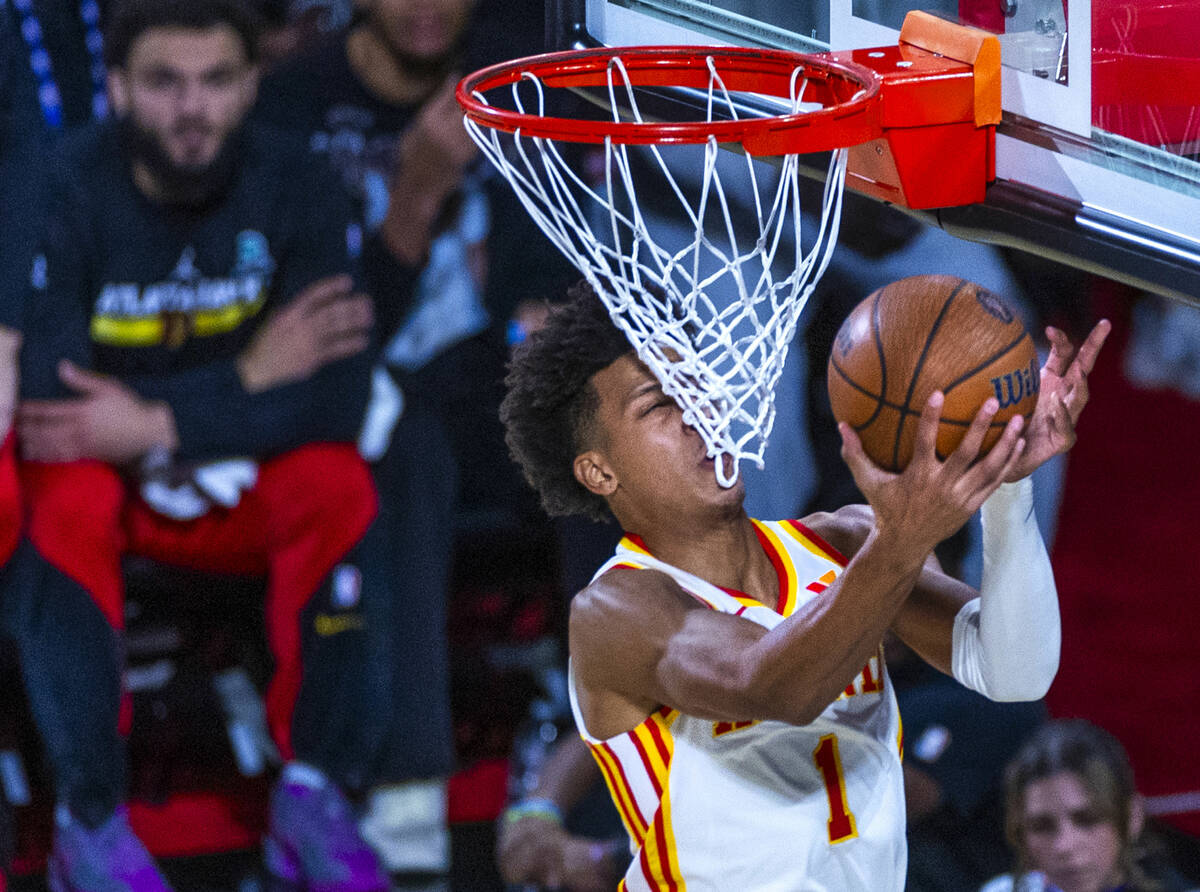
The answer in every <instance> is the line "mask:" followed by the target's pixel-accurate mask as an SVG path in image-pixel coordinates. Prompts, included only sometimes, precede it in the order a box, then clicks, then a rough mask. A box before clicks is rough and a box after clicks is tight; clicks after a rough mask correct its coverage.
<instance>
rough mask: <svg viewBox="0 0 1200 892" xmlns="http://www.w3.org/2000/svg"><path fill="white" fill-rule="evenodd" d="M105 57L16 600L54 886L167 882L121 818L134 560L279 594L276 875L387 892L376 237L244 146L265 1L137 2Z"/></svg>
mask: <svg viewBox="0 0 1200 892" xmlns="http://www.w3.org/2000/svg"><path fill="white" fill-rule="evenodd" d="M106 36H107V43H106V56H107V61H108V65H109V87H110V92H111V96H112V99H113V105H114V111H115V112H116V119H115V120H114V121H112V122H111V123H106V124H103V125H100V126H98V127H95V128H92V129H89V130H87V131H82V132H80V133H78V134H75V135H72V136H71V137H70V138H69V139H67V140H66V141H65V142H64V143H63V145H62V146H61V154H60V155H59V156H58V158H57V159H56V162H55V165H54V172H55V176H54V182H53V184H52V186H53V188H52V190H51V191H52V203H51V207H50V210H49V212H48V216H47V223H46V226H45V233H44V235H43V238H42V247H41V253H40V255H39V257H38V258H37V261H36V262H35V263H34V266H33V273H32V279H33V285H34V292H33V294H32V297H31V300H30V304H29V307H28V311H27V312H26V314H25V333H24V334H25V344H24V350H23V353H22V363H21V379H22V393H23V396H22V402H21V405H20V408H19V410H18V431H19V435H20V440H21V448H22V451H23V459H24V461H23V463H22V465H21V474H22V486H23V487H24V492H25V496H26V499H27V505H28V511H29V516H28V527H27V539H26V540H24V541H23V542H22V543H21V544H20V545H19V546H18V551H17V554H16V556H15V557H14V559H13V561H12V564H11V566H10V570H9V574H8V580H7V583H8V584H7V586H6V591H5V593H4V603H3V606H4V611H5V615H6V620H7V622H8V625H9V627H10V628H11V629H14V630H15V636H16V638H17V642H18V646H19V651H20V657H21V662H22V669H23V674H24V678H25V682H26V686H27V689H28V693H29V699H30V703H31V707H32V710H33V713H34V717H35V719H36V721H37V724H38V727H39V730H40V731H41V734H42V737H43V739H44V741H45V744H46V747H47V750H48V754H49V757H50V762H51V766H52V768H53V771H54V775H55V780H56V784H57V795H58V808H57V809H56V814H55V833H54V840H53V844H52V851H51V855H50V860H49V874H48V877H49V881H50V884H51V888H52V889H53V890H55V892H60V890H85V889H86V890H94V889H98V888H101V887H103V888H111V889H138V890H149V889H162V888H165V882H164V880H163V879H162V877H161V875H160V874H159V873H158V871H157V869H156V868H155V866H154V865H153V863H152V861H151V859H150V858H149V856H148V854H147V853H146V851H145V849H144V848H143V847H142V846H141V844H140V843H139V842H138V841H137V839H136V838H135V837H134V836H133V834H132V832H131V830H130V828H129V826H128V823H127V821H126V818H125V816H124V812H123V809H122V808H121V800H122V798H123V795H124V783H125V777H124V775H125V764H124V752H123V748H122V742H121V738H120V735H119V733H118V726H119V724H120V721H121V717H120V712H121V703H122V699H121V688H120V679H121V675H120V668H121V661H120V640H121V628H122V620H123V617H122V604H123V591H122V584H121V575H120V566H121V565H120V559H121V556H122V554H125V553H136V554H143V555H146V556H148V557H152V558H155V559H159V560H162V561H164V562H169V563H173V564H177V565H182V566H187V567H191V568H195V569H213V570H219V571H222V572H232V573H247V574H265V575H266V576H267V578H268V592H267V605H266V616H267V622H268V630H267V634H268V639H269V643H270V645H271V649H272V652H273V655H274V657H275V664H276V665H275V668H276V672H275V676H274V678H273V679H272V682H271V685H270V688H269V690H268V694H267V710H268V720H269V724H270V727H271V731H272V734H273V736H274V737H275V740H276V743H277V744H278V746H279V749H280V750H281V752H283V754H284V755H285V757H286V758H288V759H289V762H288V764H287V765H286V766H285V768H284V771H283V774H282V776H281V779H280V782H279V783H278V784H277V786H276V788H275V790H274V791H273V793H272V799H271V815H270V831H269V832H270V836H269V838H268V839H267V841H266V852H267V858H268V862H269V867H270V868H271V870H272V873H274V874H275V875H277V876H279V877H282V878H284V879H287V880H290V881H293V882H297V883H303V884H305V885H306V888H309V889H339V890H367V889H370V890H382V889H386V888H387V886H386V878H385V877H384V875H383V872H382V870H381V868H380V866H379V864H378V862H377V859H376V858H375V856H374V854H373V852H372V851H371V850H370V849H369V847H368V846H366V845H365V844H364V842H363V841H362V839H361V838H360V836H359V834H358V830H357V825H356V823H355V820H354V815H353V813H352V810H351V807H350V803H349V802H348V800H347V798H346V796H345V795H344V790H343V788H353V787H354V786H356V785H357V784H358V783H360V782H361V779H362V776H363V772H364V766H368V765H369V764H370V762H371V759H372V758H373V757H374V756H375V754H376V750H377V749H378V745H379V739H380V737H381V736H382V734H383V729H384V727H386V722H387V718H386V716H387V711H386V710H387V706H388V703H389V700H388V696H389V692H390V688H391V680H390V678H389V677H387V675H386V672H385V671H383V670H382V669H379V668H377V666H376V656H377V655H375V654H374V653H372V652H371V650H370V648H369V646H370V642H369V641H368V640H367V639H366V637H365V634H364V632H363V629H364V626H366V625H369V623H370V619H369V617H370V616H371V612H370V611H371V607H370V605H371V604H373V603H375V602H378V601H384V602H392V601H394V598H393V596H392V592H391V591H390V590H389V589H387V588H386V586H385V585H383V584H376V583H377V582H379V581H380V580H386V579H390V578H392V576H393V575H394V571H393V570H389V569H387V568H384V571H382V572H368V569H369V568H367V567H365V566H364V567H361V568H360V566H358V565H357V564H355V563H351V562H350V560H348V555H350V554H351V553H352V549H353V548H354V547H355V545H356V543H357V542H358V541H359V540H360V539H362V538H363V537H364V535H366V534H367V533H368V532H369V531H370V530H371V529H373V526H372V524H373V520H374V518H375V514H376V497H375V491H374V487H373V484H372V482H371V479H370V475H369V473H368V471H367V468H366V466H365V464H364V463H363V462H362V460H361V459H360V457H359V456H358V454H357V451H356V449H355V448H354V445H353V440H354V438H355V436H356V433H357V431H358V427H359V425H360V421H361V416H362V410H363V406H364V404H365V401H366V396H367V390H368V386H369V366H370V362H371V358H370V352H369V340H370V339H369V331H370V324H371V307H370V301H369V300H368V299H367V298H365V297H362V296H360V295H355V294H352V293H351V292H352V287H353V286H352V273H353V272H354V270H355V264H356V257H355V255H356V251H357V247H358V243H359V237H358V235H357V233H358V228H357V225H356V224H355V223H353V220H352V214H351V211H350V207H349V204H348V202H347V201H346V200H345V199H344V194H343V193H342V191H341V190H340V189H339V188H338V186H337V183H336V181H333V180H331V179H330V178H329V177H327V176H326V175H325V174H324V173H323V171H322V167H321V166H320V165H319V164H315V163H313V161H312V159H311V158H309V157H308V156H307V153H306V152H305V150H304V148H303V146H299V145H293V144H292V143H289V142H288V141H287V140H286V139H285V138H283V137H282V136H281V135H280V134H276V133H272V132H269V131H267V130H264V129H262V128H259V127H257V126H247V125H246V124H245V119H246V115H247V113H248V111H249V109H250V107H251V105H252V104H253V102H254V99H255V93H256V84H257V72H256V67H255V61H256V52H257V29H256V26H255V22H254V20H253V19H252V18H251V17H250V16H249V15H248V13H247V12H246V10H245V8H244V7H243V6H242V5H240V4H238V3H236V2H233V0H128V2H126V3H125V4H123V5H122V6H121V7H120V8H119V9H118V10H117V11H116V12H115V15H114V20H113V21H112V23H111V26H110V28H109V30H108V33H107V35H106ZM28 276H29V274H28V273H26V279H25V280H26V281H28ZM4 287H5V288H6V289H12V288H13V287H14V285H13V283H11V282H5V283H4ZM231 459H233V460H231Z"/></svg>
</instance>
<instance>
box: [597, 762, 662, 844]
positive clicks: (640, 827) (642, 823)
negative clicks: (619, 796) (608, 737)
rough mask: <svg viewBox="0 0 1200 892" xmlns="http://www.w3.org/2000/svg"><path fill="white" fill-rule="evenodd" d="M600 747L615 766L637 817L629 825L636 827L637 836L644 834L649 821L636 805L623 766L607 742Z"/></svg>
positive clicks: (635, 799)
mask: <svg viewBox="0 0 1200 892" xmlns="http://www.w3.org/2000/svg"><path fill="white" fill-rule="evenodd" d="M600 748H601V749H604V752H605V753H606V754H607V755H608V759H611V760H612V764H613V766H616V768H617V774H619V776H620V786H622V789H624V791H625V798H628V800H629V804H630V806H631V807H632V809H634V814H632V816H634V818H637V820H636V821H630V825H631V826H635V827H637V832H638V836H642V837H644V836H646V833H647V831H649V828H650V822H649V821H648V820H646V818H644V816H643V815H642V809H641V808H638V807H637V797H636V796H635V795H634V788H632V786H631V785H630V783H629V778H628V777H625V767H624V766H623V765H622V764H620V759H618V758H617V754H616V753H613V752H612V748H611V747H610V746H608V744H607V743H601V744H600ZM616 780H617V778H616V777H614V778H613V782H616Z"/></svg>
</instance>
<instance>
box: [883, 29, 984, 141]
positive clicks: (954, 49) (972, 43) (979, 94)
mask: <svg viewBox="0 0 1200 892" xmlns="http://www.w3.org/2000/svg"><path fill="white" fill-rule="evenodd" d="M900 42H901V43H907V44H910V45H912V46H915V47H919V48H921V49H923V50H925V51H927V52H930V53H937V54H938V55H941V56H945V57H946V58H947V59H953V60H955V61H956V62H965V63H966V64H968V65H970V66H971V67H972V68H974V70H975V126H976V127H984V126H987V125H989V124H999V123H1000V39H999V38H998V37H996V35H995V34H989V33H988V32H987V31H983V30H981V29H979V28H972V27H970V26H968V25H956V24H955V23H954V22H948V21H946V20H945V19H940V18H938V17H937V16H935V15H931V14H930V13H928V12H924V11H922V10H919V9H914V10H912V11H911V12H909V13H908V15H906V16H905V17H904V25H903V26H902V27H901V29H900Z"/></svg>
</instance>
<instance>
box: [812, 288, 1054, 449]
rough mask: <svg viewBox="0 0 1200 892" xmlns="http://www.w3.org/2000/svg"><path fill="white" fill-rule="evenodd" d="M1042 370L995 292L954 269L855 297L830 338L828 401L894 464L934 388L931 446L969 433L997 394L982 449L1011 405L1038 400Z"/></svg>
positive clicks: (954, 442)
mask: <svg viewBox="0 0 1200 892" xmlns="http://www.w3.org/2000/svg"><path fill="white" fill-rule="evenodd" d="M1040 384H1041V370H1040V368H1039V364H1038V356H1037V350H1036V349H1035V347H1034V345H1033V339H1032V338H1031V337H1030V336H1029V333H1028V332H1027V331H1026V330H1025V325H1024V323H1023V322H1022V321H1021V319H1020V317H1019V316H1018V315H1017V314H1016V312H1015V311H1014V310H1013V309H1012V308H1011V307H1010V306H1009V305H1008V304H1006V303H1005V302H1004V301H1003V300H1002V299H1001V298H999V297H997V296H996V295H995V294H993V293H992V292H990V291H988V290H987V289H986V288H983V287H982V286H980V285H977V284H975V283H974V282H968V281H966V280H965V279H960V278H957V277H956V276H940V275H939V276H910V277H909V278H906V279H900V280H899V281H896V282H892V283H891V284H890V285H885V286H884V287H883V288H880V289H879V290H878V291H876V292H875V293H873V294H872V295H871V296H870V297H868V298H867V299H866V300H864V301H863V302H862V303H860V304H859V305H858V306H857V307H855V308H854V310H852V311H851V313H850V315H849V316H847V317H846V321H845V322H843V323H842V327H841V328H840V329H839V331H838V333H837V337H836V338H835V339H834V343H833V350H832V351H831V353H830V357H829V368H828V387H829V402H830V404H831V406H832V408H833V414H834V417H835V418H837V420H838V421H844V422H846V423H847V424H849V425H850V426H851V427H852V428H854V430H855V431H856V432H857V433H858V436H859V438H860V439H861V440H862V444H863V449H864V450H865V451H866V453H867V455H868V456H870V458H871V459H872V460H873V461H874V462H875V463H876V464H878V465H880V466H881V467H883V468H886V469H888V470H891V471H900V470H903V469H904V467H905V466H906V465H907V464H908V462H909V459H911V458H912V453H913V441H914V439H915V436H916V431H917V424H918V422H919V421H920V417H921V410H922V408H923V407H924V405H925V401H926V400H927V399H928V398H929V395H930V394H931V393H933V392H934V391H935V390H941V391H942V392H943V393H944V394H945V396H946V401H945V403H944V404H943V407H942V418H941V424H940V426H939V427H938V436H937V454H938V457H939V458H943V459H944V458H945V457H946V456H948V455H949V454H950V453H951V452H953V451H954V450H955V448H957V446H958V444H959V443H960V442H961V441H962V438H963V437H964V436H965V435H966V432H967V428H968V427H969V426H970V424H971V421H972V419H973V418H974V417H975V414H976V413H977V412H978V411H979V409H980V407H981V406H982V405H983V403H984V401H985V400H987V398H988V397H989V396H994V397H996V399H997V400H999V402H1000V411H999V412H998V413H997V414H996V417H995V418H994V419H993V420H992V423H991V428H990V430H989V431H988V433H987V435H986V437H985V438H984V442H983V447H982V449H981V451H980V454H981V455H982V454H983V453H985V452H987V451H988V450H989V449H991V447H992V446H993V445H995V443H996V441H997V440H999V439H1000V435H1001V434H1002V433H1003V431H1004V427H1005V424H1007V422H1008V420H1009V419H1010V418H1011V417H1012V416H1013V415H1016V414H1018V413H1020V414H1022V415H1024V416H1025V418H1026V420H1028V419H1029V417H1030V416H1031V415H1032V414H1033V410H1034V407H1035V406H1036V405H1037V397H1038V389H1039V387H1040Z"/></svg>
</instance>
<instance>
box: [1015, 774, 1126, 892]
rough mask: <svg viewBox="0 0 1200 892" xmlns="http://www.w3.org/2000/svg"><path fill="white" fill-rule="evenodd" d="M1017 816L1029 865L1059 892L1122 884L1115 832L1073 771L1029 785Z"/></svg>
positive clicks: (1095, 891)
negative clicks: (1044, 875)
mask: <svg viewBox="0 0 1200 892" xmlns="http://www.w3.org/2000/svg"><path fill="white" fill-rule="evenodd" d="M1023 817H1024V819H1023V821H1022V827H1023V830H1024V836H1025V849H1026V852H1027V854H1028V857H1029V860H1030V862H1031V865H1030V866H1032V867H1034V868H1035V869H1037V870H1040V871H1042V872H1043V873H1044V874H1046V877H1047V879H1049V880H1050V882H1052V883H1053V884H1054V885H1055V886H1056V887H1058V888H1059V889H1061V890H1062V892H1102V890H1105V889H1111V888H1112V887H1114V886H1116V885H1117V884H1118V883H1120V882H1121V880H1122V879H1123V877H1122V876H1121V867H1120V862H1119V860H1118V859H1119V858H1120V854H1121V848H1122V840H1121V836H1120V833H1119V832H1118V831H1117V827H1116V825H1115V824H1114V823H1113V822H1112V821H1111V820H1109V819H1108V818H1106V817H1104V816H1103V815H1102V814H1101V813H1100V811H1099V810H1098V809H1097V808H1096V807H1095V805H1094V804H1093V802H1092V799H1091V796H1089V795H1088V792H1087V789H1086V788H1085V787H1084V786H1083V784H1082V782H1081V781H1080V780H1079V778H1078V777H1077V776H1076V775H1075V774H1074V773H1073V772H1069V771H1066V772H1061V773H1059V774H1055V775H1052V776H1051V777H1048V778H1043V779H1042V780H1038V781H1034V782H1033V783H1031V784H1030V785H1029V787H1028V788H1027V789H1026V791H1025V814H1024V816H1023Z"/></svg>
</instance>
